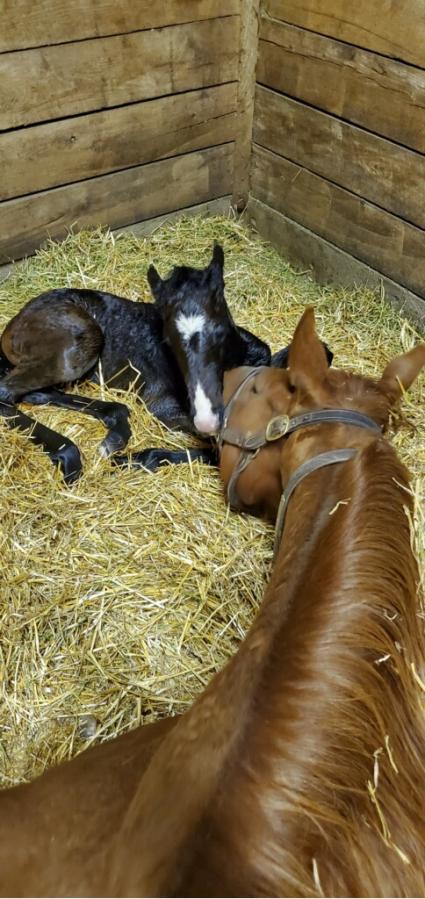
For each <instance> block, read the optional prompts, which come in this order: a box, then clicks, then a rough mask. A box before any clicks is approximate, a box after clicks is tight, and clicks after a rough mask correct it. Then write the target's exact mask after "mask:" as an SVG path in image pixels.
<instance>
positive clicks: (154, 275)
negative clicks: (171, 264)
mask: <svg viewBox="0 0 425 899" xmlns="http://www.w3.org/2000/svg"><path fill="white" fill-rule="evenodd" d="M147 278H148V282H149V287H150V289H151V291H152V296H153V298H154V299H155V300H160V299H161V297H162V288H163V286H164V282H163V280H162V278H161V277H160V275H159V274H158V272H157V270H156V268H155V266H154V265H150V266H149V268H148V271H147Z"/></svg>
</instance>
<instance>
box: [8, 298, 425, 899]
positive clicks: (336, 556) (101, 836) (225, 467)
mask: <svg viewBox="0 0 425 899" xmlns="http://www.w3.org/2000/svg"><path fill="white" fill-rule="evenodd" d="M289 363H290V368H289V370H288V371H279V370H273V369H270V370H266V369H263V370H260V371H259V372H257V374H256V376H255V377H252V378H251V380H250V381H249V382H245V384H244V386H243V387H242V389H241V391H240V393H239V395H238V396H237V397H236V398H235V399H234V402H233V404H232V408H231V410H230V412H229V410H228V412H229V414H228V416H227V422H225V429H224V432H223V434H222V437H223V440H224V444H223V447H222V475H223V478H224V481H225V483H226V484H228V482H229V480H230V478H231V474H232V472H233V470H234V468H235V466H236V465H237V464H238V460H239V458H240V454H241V452H245V450H244V449H243V450H241V449H240V448H239V446H234V445H228V444H226V442H225V441H226V439H227V438H232V437H233V438H235V434H236V436H237V439H238V440H239V442H240V441H242V442H246V440H247V439H249V438H250V437H253V436H254V437H255V436H256V435H258V434H259V433H261V434H262V435H263V436H262V438H261V439H263V437H264V433H265V430H266V428H267V426H268V425H269V421H270V419H274V418H276V416H278V417H279V418H278V422H277V423H276V422H275V423H274V425H272V426H271V427H269V428H268V437H270V436H276V435H277V432H279V431H280V430H282V429H283V425H282V421H283V419H282V416H289V418H290V420H291V422H290V423H289V425H288V423H286V424H287V431H286V433H287V436H286V437H279V438H278V439H276V440H275V441H272V442H268V443H267V445H263V444H262V445H261V447H260V448H259V451H258V453H257V455H256V456H255V458H252V457H251V460H250V462H249V464H248V465H247V466H246V468H245V470H244V471H242V472H241V473H240V474H239V475H238V477H237V479H236V482H235V494H234V495H235V497H236V499H237V501H238V503H240V504H241V505H243V507H244V508H247V509H254V510H256V511H257V512H258V511H261V512H262V513H264V514H266V515H267V516H268V517H270V518H271V519H274V518H275V516H276V513H277V508H278V505H279V502H280V496H281V493H282V487H283V485H287V484H288V480H290V479H291V477H292V475H293V474H294V473H295V472H296V471H297V470H298V469H299V467H300V466H301V465H303V464H304V463H305V462H306V461H307V460H311V459H313V458H314V459H316V457H317V454H322V453H328V452H334V451H339V450H346V449H349V450H351V451H352V453H351V454H350V458H349V459H348V460H347V461H344V462H341V461H340V462H339V463H335V462H334V463H333V464H329V465H328V466H327V467H322V468H319V469H316V470H313V469H311V470H310V471H309V473H308V474H306V476H305V477H304V478H303V479H302V480H301V481H300V482H299V484H298V486H297V488H296V490H294V492H293V493H292V496H291V498H290V501H289V503H288V507H287V511H286V520H285V523H284V529H283V536H282V540H281V543H280V546H279V549H278V554H277V558H276V561H275V564H274V567H273V573H272V577H271V581H270V584H269V586H268V588H267V590H266V593H265V597H264V601H263V603H262V606H261V608H260V611H259V613H258V615H257V618H256V621H255V622H254V624H253V626H252V627H251V629H250V631H249V633H248V635H247V637H246V639H245V640H244V641H243V643H242V644H241V646H240V648H239V650H238V652H237V653H236V654H235V656H234V657H233V658H232V659H231V660H230V661H229V662H228V664H227V665H226V666H225V667H224V669H223V670H222V671H221V672H220V673H219V674H217V675H216V676H215V677H214V678H213V680H212V681H211V683H210V684H209V686H208V687H207V689H206V690H205V691H204V692H203V693H202V695H201V696H200V697H199V698H198V700H197V701H196V702H195V703H194V705H193V706H192V708H191V709H190V710H189V711H187V712H186V713H185V714H184V715H182V716H180V717H179V718H174V719H166V720H164V721H161V722H159V723H157V724H155V725H151V726H146V727H143V728H139V729H138V730H136V731H133V732H132V733H130V734H127V735H126V736H124V737H121V738H119V739H117V740H115V741H112V742H110V743H106V744H103V745H100V746H97V747H95V748H94V749H89V750H87V751H86V752H84V753H82V754H81V755H80V756H78V757H77V758H75V759H74V760H73V761H71V762H69V763H67V764H64V765H61V766H59V767H57V768H56V769H53V770H51V771H49V772H48V773H47V774H45V775H43V776H42V777H40V778H39V779H38V780H36V781H34V782H33V783H31V784H28V785H23V786H19V787H15V788H13V789H10V790H6V791H4V792H3V793H2V794H0V872H1V873H0V887H1V894H2V895H9V896H10V895H14V896H16V895H19V896H22V895H30V896H34V895H35V896H40V895H42V896H46V895H56V896H63V895H68V896H69V895H74V896H75V895H79V896H81V895H85V896H98V895H107V896H110V895H118V896H322V895H327V896H423V895H424V894H425V870H424V863H423V860H424V858H425V813H424V796H425V717H424V710H423V708H422V705H421V698H422V697H421V693H420V670H421V666H422V665H423V662H424V648H425V647H424V635H423V627H422V620H421V619H420V618H419V617H418V611H419V607H418V597H417V583H418V571H417V567H416V563H415V560H414V556H413V553H412V549H411V543H410V529H409V520H408V517H407V515H406V509H409V508H410V507H411V498H410V494H409V493H408V492H407V487H408V475H407V472H406V470H405V469H404V467H403V466H402V464H401V463H400V462H399V461H398V459H397V456H396V454H395V452H394V450H393V449H392V447H391V446H390V445H389V444H388V443H387V442H386V440H385V439H384V438H383V436H382V435H381V433H380V429H381V428H382V429H385V427H386V426H387V424H388V420H389V417H390V412H391V410H392V409H393V408H394V407H395V406H396V404H397V402H398V400H399V399H400V394H401V389H402V388H404V389H407V388H408V387H409V386H410V384H411V383H412V382H413V380H414V379H415V378H416V377H417V376H418V374H419V372H420V370H421V368H422V367H423V365H425V347H423V346H422V347H420V346H419V347H417V348H416V349H414V350H412V351H411V352H410V353H407V354H405V355H404V356H401V357H399V358H398V359H394V360H393V362H391V363H390V364H389V365H388V366H387V368H386V369H385V371H384V373H383V375H382V378H381V379H380V380H378V381H372V380H370V379H366V378H362V377H359V376H356V375H351V374H348V373H346V372H343V371H337V370H332V369H330V370H328V366H327V361H326V355H325V352H324V350H323V347H322V345H321V343H320V341H319V339H318V337H317V336H316V333H315V328H314V316H313V312H312V310H308V311H307V312H306V313H305V314H304V316H303V318H302V319H301V321H300V323H299V325H298V327H297V330H296V332H295V336H294V340H293V344H292V346H291V349H290V356H289ZM246 374H247V371H246V369H239V370H236V371H233V372H230V373H229V374H228V375H226V377H225V400H226V401H227V400H229V398H230V397H231V396H232V395H234V391H235V390H236V388H237V387H238V386H239V385H240V384H241V383H242V381H243V380H244V378H245V376H246ZM329 409H331V410H346V412H345V415H342V417H341V418H340V420H339V421H325V420H320V421H319V420H318V419H317V418H315V419H314V420H312V421H311V422H310V423H308V424H303V425H300V426H299V427H298V426H296V427H295V430H292V431H291V423H292V424H293V420H294V418H295V417H298V416H302V415H303V414H304V413H311V412H317V411H320V412H322V411H323V410H329ZM355 412H358V413H360V414H361V417H362V424H361V425H360V426H359V421H360V419H356V420H355V422H354V419H355V418H356V417H355V415H354V413H355ZM353 416H354V417H353ZM366 418H367V420H366ZM363 419H364V420H363ZM377 426H378V427H379V430H378V428H377ZM229 431H230V433H229ZM288 434H289V436H288ZM253 452H255V450H254V451H253Z"/></svg>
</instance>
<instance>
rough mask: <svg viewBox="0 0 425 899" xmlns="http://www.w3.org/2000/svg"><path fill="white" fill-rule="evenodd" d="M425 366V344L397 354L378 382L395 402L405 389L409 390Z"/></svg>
mask: <svg viewBox="0 0 425 899" xmlns="http://www.w3.org/2000/svg"><path fill="white" fill-rule="evenodd" d="M424 366H425V344H423V343H422V344H419V346H415V347H414V349H413V350H409V352H408V353H404V354H403V356H396V358H395V359H393V360H392V362H389V363H388V365H387V367H386V368H385V369H384V371H383V374H382V377H381V380H380V381H379V382H378V386H379V388H380V390H382V392H383V393H385V395H386V396H387V397H388V398H389V400H390V401H391V402H392V403H395V402H396V401H397V400H398V399H399V398H400V396H401V394H402V391H403V390H408V389H409V387H410V385H411V384H413V381H415V380H416V378H417V377H418V375H419V374H420V373H421V371H422V369H423V367H424Z"/></svg>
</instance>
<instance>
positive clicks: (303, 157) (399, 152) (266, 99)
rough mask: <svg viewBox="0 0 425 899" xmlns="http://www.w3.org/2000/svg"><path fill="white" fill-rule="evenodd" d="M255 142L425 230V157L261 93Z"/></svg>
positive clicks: (293, 102)
mask: <svg viewBox="0 0 425 899" xmlns="http://www.w3.org/2000/svg"><path fill="white" fill-rule="evenodd" d="M253 134H254V141H256V143H258V144H261V146H264V147H267V148H268V149H269V150H273V151H274V152H276V153H279V154H280V155H282V156H285V157H287V158H288V159H291V160H292V161H293V162H297V163H299V164H300V165H301V166H303V167H305V168H307V169H310V170H311V171H312V172H315V173H316V174H318V175H323V177H324V178H328V179H329V180H331V181H334V182H335V183H336V184H339V185H340V186H341V187H345V188H347V190H350V191H353V192H354V193H356V194H358V195H359V196H361V197H364V198H365V199H367V200H370V201H371V202H372V203H376V205H378V206H382V207H383V208H384V209H388V210H389V211H390V212H393V213H394V214H395V215H399V216H401V217H403V218H405V219H407V220H408V221H410V222H413V223H415V224H417V225H419V226H420V227H425V202H424V201H425V156H422V155H420V154H418V153H414V152H413V151H412V150H408V149H406V148H404V147H400V146H398V145H397V144H393V143H391V142H390V141H387V140H384V139H383V138H382V137H378V136H376V135H374V134H370V133H369V132H368V131H363V130H362V129H360V128H357V127H356V126H355V125H350V124H348V123H346V122H342V121H340V120H339V119H336V118H334V117H333V116H330V115H327V114H326V113H323V112H320V111H319V110H317V109H312V108H311V107H308V106H304V105H303V104H302V103H299V102H298V101H296V100H292V99H290V98H289V97H284V96H283V95H281V94H277V93H275V92H274V91H271V90H269V89H268V88H264V87H257V92H256V103H255V116H254V132H253Z"/></svg>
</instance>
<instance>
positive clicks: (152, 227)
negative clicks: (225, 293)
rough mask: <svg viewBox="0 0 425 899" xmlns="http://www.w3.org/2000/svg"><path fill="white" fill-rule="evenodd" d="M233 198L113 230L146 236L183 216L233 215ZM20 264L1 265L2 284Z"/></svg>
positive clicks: (224, 198)
mask: <svg viewBox="0 0 425 899" xmlns="http://www.w3.org/2000/svg"><path fill="white" fill-rule="evenodd" d="M231 200H232V197H231V195H230V194H227V196H224V197H219V198H218V199H217V200H207V202H206V203H197V204H196V205H195V206H187V207H186V208H185V209H183V210H182V209H178V210H176V211H175V212H166V213H165V214H164V215H158V216H155V218H151V219H146V221H144V222H135V223H134V224H133V225H126V226H125V227H124V228H114V229H112V230H113V232H114V233H115V234H134V235H135V236H136V237H145V236H146V235H148V234H153V233H154V232H155V231H157V230H158V228H161V226H162V225H165V224H169V223H170V222H176V221H178V220H179V219H180V218H182V216H184V217H185V218H194V217H196V216H202V217H205V216H209V215H225V216H228V215H231V209H232V207H231ZM19 265H22V260H19V261H18V262H8V263H6V265H0V284H1V282H2V281H6V280H7V278H9V277H10V276H11V275H12V274H13V272H14V271H16V269H17V268H18V266H19Z"/></svg>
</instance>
